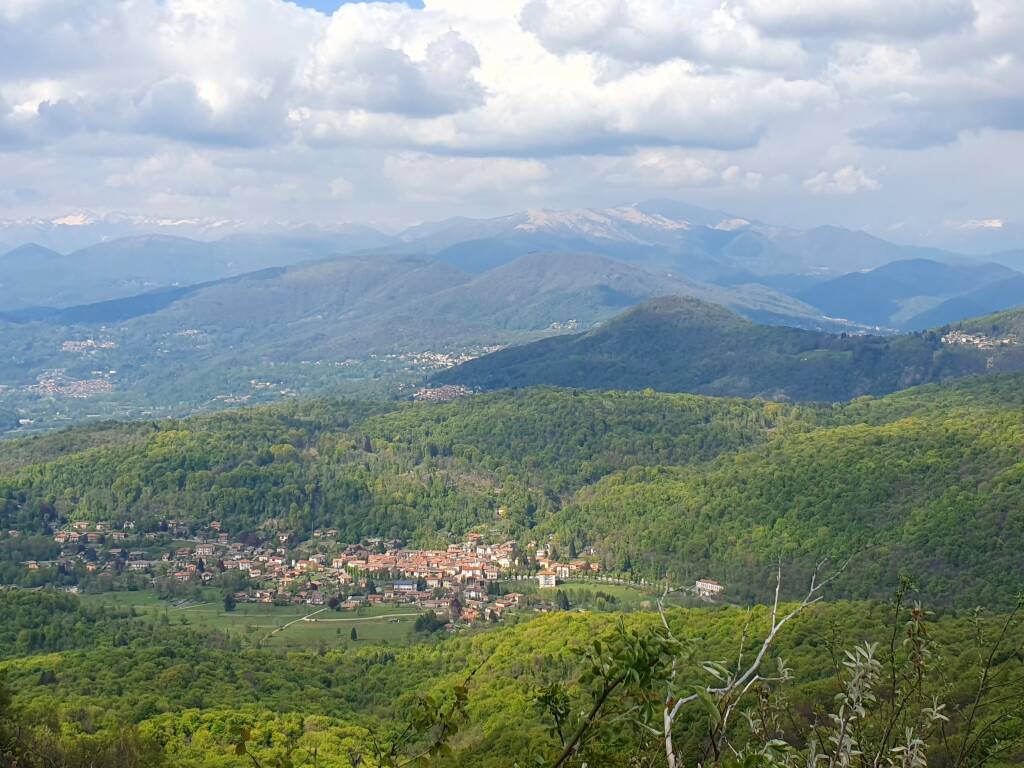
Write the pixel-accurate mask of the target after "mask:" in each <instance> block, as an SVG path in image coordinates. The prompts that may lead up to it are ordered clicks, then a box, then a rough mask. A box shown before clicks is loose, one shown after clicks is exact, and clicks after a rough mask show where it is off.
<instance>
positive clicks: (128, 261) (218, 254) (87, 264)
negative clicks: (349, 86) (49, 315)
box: [0, 229, 383, 311]
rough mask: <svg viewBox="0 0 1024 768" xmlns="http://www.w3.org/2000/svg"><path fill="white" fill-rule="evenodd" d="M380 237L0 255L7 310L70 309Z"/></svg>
mask: <svg viewBox="0 0 1024 768" xmlns="http://www.w3.org/2000/svg"><path fill="white" fill-rule="evenodd" d="M380 237H381V238H383V236H380ZM377 242H379V238H376V237H375V236H374V234H373V233H372V231H366V230H362V229H360V230H358V231H355V232H353V234H352V235H351V239H350V236H349V235H343V234H338V233H319V232H315V231H295V232H291V233H287V234H263V235H257V234H238V235H232V236H229V237H226V238H223V239H221V240H217V241H213V242H205V241H199V240H192V239H189V238H184V237H177V236H169V235H145V236H134V237H125V238H120V239H117V240H111V241H109V242H104V243H99V244H96V245H91V246H89V247H87V248H82V249H80V250H78V251H74V252H72V253H69V254H67V255H62V254H59V253H57V252H55V251H52V250H50V249H46V248H42V247H41V246H37V245H32V246H22V247H20V248H17V249H15V250H13V251H11V252H9V253H7V254H5V255H4V256H2V257H0V290H2V291H3V295H4V304H3V309H5V310H7V311H11V310H18V309H23V308H26V307H35V306H46V307H69V306H73V305H77V304H86V303H93V302H98V301H107V300H111V299H116V298H124V297H128V296H132V295H135V294H139V293H142V292H146V291H149V290H152V289H155V288H162V287H170V286H183V285H190V284H194V283H202V282H208V281H211V280H219V279H222V278H225V277H230V276H233V275H239V274H243V273H246V272H253V271H256V270H261V269H265V268H267V267H274V266H287V265H289V264H296V263H299V262H303V261H310V260H315V259H323V258H326V257H328V256H331V255H332V254H337V253H343V252H348V251H354V250H360V249H362V248H365V247H366V246H367V245H368V244H373V243H377Z"/></svg>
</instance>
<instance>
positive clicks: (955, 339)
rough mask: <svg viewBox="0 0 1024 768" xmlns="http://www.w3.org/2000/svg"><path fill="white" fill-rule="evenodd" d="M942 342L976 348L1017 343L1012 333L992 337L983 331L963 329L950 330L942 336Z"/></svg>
mask: <svg viewBox="0 0 1024 768" xmlns="http://www.w3.org/2000/svg"><path fill="white" fill-rule="evenodd" d="M942 343H943V344H951V345H961V346H968V347H977V348H978V349H995V348H996V347H1012V346H1016V345H1017V343H1018V340H1017V337H1016V336H1015V335H1014V334H1012V333H1011V334H1008V335H1006V336H1002V337H998V338H993V337H991V336H986V335H985V334H983V333H964V332H963V331H950V332H949V333H947V334H946V335H945V336H943V337H942Z"/></svg>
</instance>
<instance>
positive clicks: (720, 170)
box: [601, 149, 762, 190]
mask: <svg viewBox="0 0 1024 768" xmlns="http://www.w3.org/2000/svg"><path fill="white" fill-rule="evenodd" d="M606 165H607V167H606V168H605V169H604V170H603V172H602V174H601V175H602V177H603V178H604V180H605V181H606V182H607V183H608V184H613V185H616V186H622V187H639V188H647V189H687V188H701V187H740V188H743V189H748V190H753V189H757V188H758V187H759V186H760V185H761V180H762V177H761V174H760V173H755V172H751V171H747V172H744V171H743V170H742V169H741V168H740V167H739V166H738V165H728V164H727V162H726V160H725V158H724V157H723V156H721V155H715V156H704V157H700V156H696V155H694V154H692V153H690V152H687V151H685V150H680V149H645V150H639V151H637V152H635V153H633V154H632V155H630V156H628V157H626V158H623V159H620V160H615V161H613V162H611V163H610V164H606Z"/></svg>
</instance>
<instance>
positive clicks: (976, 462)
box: [0, 374, 1024, 606]
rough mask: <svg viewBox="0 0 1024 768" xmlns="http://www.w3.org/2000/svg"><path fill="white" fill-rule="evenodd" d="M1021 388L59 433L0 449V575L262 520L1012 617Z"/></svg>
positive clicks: (423, 408)
mask: <svg viewBox="0 0 1024 768" xmlns="http://www.w3.org/2000/svg"><path fill="white" fill-rule="evenodd" d="M1022 383H1024V382H1022V377H1021V376H1020V375H1016V374H1015V375H1004V376H989V377H979V378H970V379H965V380H962V381H959V382H956V383H951V384H945V385H932V386H928V387H923V388H918V389H914V390H908V391H906V392H902V393H898V394H894V395H890V396H887V397H884V398H877V399H873V398H861V399H858V400H854V401H852V402H850V403H848V404H839V405H785V404H778V403H766V402H763V401H757V400H738V399H715V398H706V397H700V396H694V395H672V394H659V393H654V392H652V391H643V392H594V391H583V390H560V389H545V388H540V389H531V390H510V391H505V392H497V393H491V394H486V395H481V396H475V397H469V398H464V399H460V400H456V401H454V402H450V403H438V404H425V403H398V402H376V403H375V402H363V401H351V400H337V399H334V400H332V399H321V400H314V401H308V402H302V403H290V404H286V405H280V406H270V407H264V408H256V409H248V410H241V411H235V412H230V413H223V414H217V415H213V416H201V417H193V418H190V419H186V420H181V421H163V422H152V423H142V424H132V425H118V424H104V425H97V426H94V427H91V428H87V429H86V428H83V429H73V430H70V431H66V432H58V433H53V434H49V435H45V436H41V437H36V438H30V439H26V440H22V441H13V442H10V443H7V444H5V451H4V456H3V459H2V460H0V469H2V473H3V474H2V475H0V528H3V529H5V530H6V529H10V530H18V531H20V532H21V533H22V534H23V535H22V536H20V537H19V538H17V539H9V538H8V539H5V540H3V541H2V542H0V544H2V546H0V558H2V559H0V578H2V579H3V580H5V581H7V582H13V583H18V582H19V579H24V578H25V572H24V568H23V567H22V566H21V565H20V563H21V561H24V560H27V559H30V558H35V559H44V558H45V557H47V556H48V554H49V555H50V556H52V555H53V550H54V548H55V545H54V544H53V542H52V541H50V539H49V538H48V537H47V536H46V534H45V531H46V527H47V526H49V525H52V524H53V523H55V522H56V521H58V520H70V519H91V520H106V521H110V522H112V523H113V524H115V525H117V524H120V523H122V522H123V521H126V520H131V521H133V522H135V523H136V525H137V526H138V529H139V530H156V529H157V528H158V527H159V526H160V524H161V521H163V520H166V519H168V518H178V519H184V520H186V521H188V522H189V523H190V524H192V525H195V526H197V527H198V526H202V525H206V524H208V523H209V522H210V521H212V520H218V521H220V522H221V523H222V525H223V526H224V529H225V530H228V531H231V532H232V534H233V535H236V536H239V537H244V536H250V537H255V538H257V539H258V538H260V537H264V538H265V537H266V536H267V535H268V534H267V529H266V527H265V526H266V524H267V523H268V521H270V520H274V521H275V525H276V526H277V528H276V530H279V531H280V530H284V531H290V532H293V533H294V534H295V536H296V538H297V539H299V540H302V539H305V538H308V537H309V534H310V532H311V531H313V530H315V529H317V528H323V527H330V528H334V529H336V530H337V531H338V537H339V539H340V540H341V541H349V542H356V541H359V540H360V539H361V538H364V537H368V536H383V537H393V538H398V539H402V540H405V541H407V542H410V543H412V544H416V545H431V546H433V545H443V544H444V543H445V542H447V541H449V540H451V539H452V538H453V537H458V536H461V535H463V534H465V533H466V532H468V531H485V532H493V533H494V534H495V535H499V536H508V537H512V538H515V539H517V540H518V541H520V542H521V543H523V544H524V545H525V544H526V543H528V542H529V541H530V540H533V539H537V538H538V537H550V540H551V541H552V543H553V546H554V547H555V548H556V549H557V550H559V551H561V552H563V553H571V552H575V551H581V550H582V549H583V548H585V547H592V548H593V551H594V553H595V555H596V557H597V558H598V559H600V561H601V562H602V564H603V566H604V568H605V569H606V570H608V571H613V572H622V573H633V574H635V575H636V576H638V577H644V578H647V579H651V580H660V579H668V580H670V581H671V582H673V583H677V582H692V580H693V579H694V578H696V577H699V576H702V575H710V576H714V577H716V578H719V579H721V580H723V581H727V582H728V583H729V586H730V591H731V592H732V594H733V595H734V596H736V597H738V598H739V599H740V600H741V601H744V602H745V601H750V600H763V599H764V598H765V597H766V596H767V593H766V587H765V573H766V569H770V568H771V567H772V565H773V564H774V563H775V562H776V561H777V560H778V559H779V558H782V560H783V561H784V562H785V563H787V565H788V566H789V567H790V568H794V569H796V572H797V573H803V572H805V571H806V570H807V569H808V568H809V567H810V566H811V565H812V564H813V563H814V562H815V560H816V558H819V557H823V556H829V557H832V558H836V559H838V560H844V559H846V558H850V557H852V558H853V561H852V562H851V563H850V566H849V568H848V570H847V571H846V572H845V574H844V576H843V578H842V579H841V580H840V581H839V583H838V584H837V585H836V586H837V588H838V589H839V592H838V594H840V595H842V596H845V597H856V598H864V597H880V596H881V595H884V594H885V592H886V590H887V589H889V585H891V584H892V583H893V582H894V581H895V580H896V579H897V578H898V577H899V575H900V574H901V573H903V572H906V573H911V574H913V575H914V576H915V578H916V579H917V580H918V583H919V585H920V586H921V588H922V590H924V592H925V594H926V595H927V596H928V597H929V598H930V599H931V600H934V601H937V602H942V603H949V604H956V605H971V604H975V603H984V604H988V605H993V606H995V605H1006V604H1008V603H1009V602H1010V601H1011V600H1012V598H1013V596H1014V595H1015V594H1016V593H1017V592H1018V591H1020V590H1021V589H1022V588H1024V576H1022V571H1021V567H1020V566H1021V561H1020V553H1019V551H1018V550H1017V548H1016V547H1015V546H1014V544H1013V542H1015V541H1019V540H1020V536H1021V534H1022V533H1024V517H1022V515H1024V513H1022V507H1024V505H1022V504H1021V501H1022V485H1021V479H1022V477H1024V462H1022V457H1024V432H1022V427H1024V416H1022V414H1024V409H1022V399H1024V395H1022V392H1024V387H1022ZM35 578H37V579H39V578H42V577H39V576H37V577H35Z"/></svg>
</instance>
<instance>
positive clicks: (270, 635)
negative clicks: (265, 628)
mask: <svg viewBox="0 0 1024 768" xmlns="http://www.w3.org/2000/svg"><path fill="white" fill-rule="evenodd" d="M326 610H327V609H326V608H321V609H320V610H319V611H313V612H312V613H307V614H306V615H305V616H299V618H297V619H295V620H294V621H289V622H288V623H287V624H282V625H281V626H280V627H278V628H277V629H275V630H274V631H273V632H271V633H270V634H269V635H267V636H266V637H265V638H263V639H264V640H269V639H270V638H272V637H273V636H274V635H276V634H277V633H278V632H281V631H283V630H285V629H288V627H290V626H291V625H292V624H298V623H299V622H300V621H306V620H308V619H309V617H310V616H316V615H317V614H318V613H323V612H324V611H326Z"/></svg>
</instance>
